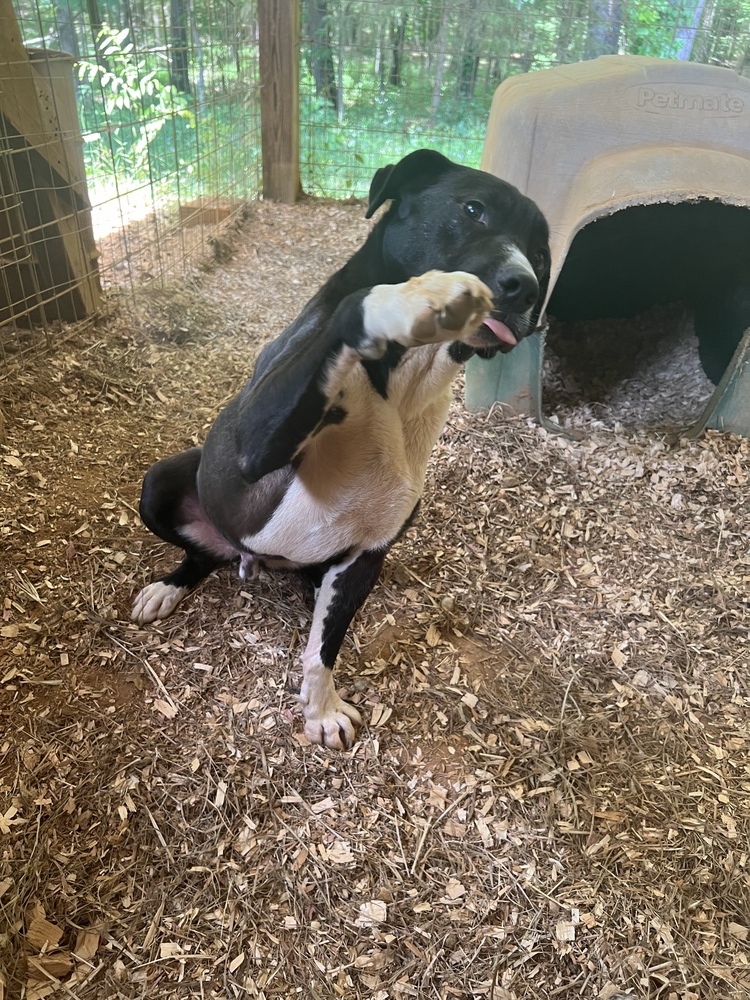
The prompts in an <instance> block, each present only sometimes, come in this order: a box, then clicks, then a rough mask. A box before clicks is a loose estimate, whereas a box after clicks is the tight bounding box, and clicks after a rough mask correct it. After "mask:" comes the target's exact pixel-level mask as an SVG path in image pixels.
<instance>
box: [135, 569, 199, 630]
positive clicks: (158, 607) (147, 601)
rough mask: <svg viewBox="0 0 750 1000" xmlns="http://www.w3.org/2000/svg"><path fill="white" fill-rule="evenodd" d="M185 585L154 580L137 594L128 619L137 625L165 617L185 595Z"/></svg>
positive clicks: (186, 589) (186, 590)
mask: <svg viewBox="0 0 750 1000" xmlns="http://www.w3.org/2000/svg"><path fill="white" fill-rule="evenodd" d="M187 592H188V588H187V587H175V586H174V584H172V583H164V582H163V581H162V580H155V581H154V583H149V585H148V586H147V587H144V588H143V590H142V591H141V592H140V593H139V594H138V596H137V597H136V599H135V601H134V602H133V610H132V611H131V612H130V620H131V621H134V622H136V623H137V624H138V625H148V624H149V623H150V622H155V621H158V620H159V619H160V618H167V617H169V615H171V614H172V612H173V611H174V609H175V608H176V607H177V605H178V604H179V603H180V601H181V600H182V599H183V598H184V597H185V595H186V594H187Z"/></svg>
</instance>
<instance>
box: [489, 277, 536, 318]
mask: <svg viewBox="0 0 750 1000" xmlns="http://www.w3.org/2000/svg"><path fill="white" fill-rule="evenodd" d="M497 287H498V296H497V298H498V305H499V306H501V307H503V308H506V309H513V310H514V311H515V312H525V311H526V310H527V309H530V308H531V306H533V305H534V303H535V302H536V299H537V296H538V295H539V282H538V281H537V280H536V278H535V276H534V274H533V273H532V272H531V271H528V270H526V268H521V267H507V268H503V270H502V271H500V273H499V274H498V276H497Z"/></svg>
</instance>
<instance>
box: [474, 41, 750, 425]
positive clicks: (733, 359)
mask: <svg viewBox="0 0 750 1000" xmlns="http://www.w3.org/2000/svg"><path fill="white" fill-rule="evenodd" d="M482 169H484V170H487V171H488V172H490V173H492V174H496V175H497V176H499V177H502V178H504V179H505V180H507V181H509V182H510V183H511V184H514V185H515V186H516V187H518V188H519V189H520V190H521V191H523V192H524V193H525V194H527V195H528V196H529V197H530V198H533V199H534V201H536V202H537V204H538V205H539V206H540V207H541V209H542V211H543V212H544V213H545V215H546V216H547V219H548V220H549V224H550V230H551V249H552V271H551V276H550V284H549V289H548V293H547V302H546V304H547V311H548V312H549V313H550V314H551V315H555V316H557V315H559V313H558V310H561V311H562V312H563V313H565V312H566V311H567V314H568V318H582V319H583V318H596V317H597V315H599V316H603V315H610V316H615V315H636V314H637V313H638V312H639V311H644V310H645V309H647V308H648V307H649V306H651V305H654V304H655V302H657V301H663V302H668V301H678V300H679V301H682V300H683V299H684V300H685V301H689V304H690V305H691V306H692V307H693V308H694V310H695V317H696V332H699V331H698V323H699V322H700V323H701V324H702V326H701V331H700V332H699V340H700V342H701V358H702V360H703V362H704V367H706V370H707V372H708V374H709V375H711V370H710V369H711V368H713V371H714V373H715V374H714V375H712V376H711V377H712V378H713V379H714V381H715V382H716V381H718V384H717V386H716V390H715V392H714V394H713V396H712V397H711V399H710V400H709V402H708V404H707V405H706V407H705V409H704V411H703V413H702V415H701V417H700V419H699V420H698V422H697V423H696V425H695V427H694V428H693V431H692V432H693V433H698V432H700V431H701V430H702V429H703V428H704V427H707V426H709V427H716V428H720V429H724V430H730V431H734V432H736V433H740V434H744V435H746V436H750V329H748V328H750V80H748V79H744V78H742V77H740V76H738V75H737V74H736V73H734V72H733V71H731V70H727V69H720V68H716V67H712V66H704V65H699V64H697V63H683V62H675V61H672V60H662V59H651V58H645V57H640V56H603V57H600V58H599V59H595V60H592V61H590V62H583V63H576V64H573V65H568V66H560V67H558V68H555V69H549V70H542V71H540V72H537V73H532V74H528V75H524V76H517V77H511V78H509V79H508V80H506V81H505V82H504V83H503V84H501V86H500V87H499V88H498V89H497V91H496V93H495V97H494V101H493V104H492V110H491V113H490V120H489V125H488V130H487V137H486V140H485V146H484V156H483V159H482ZM571 251H573V252H571ZM608 305H611V307H612V308H611V309H608ZM550 306H551V307H552V308H550ZM628 308H630V312H627V311H626V312H623V311H622V310H623V309H626V310H627V309H628ZM618 310H620V311H619V312H618ZM743 332H744V335H743ZM543 352H544V338H543V337H540V336H534V337H531V338H529V339H527V340H525V341H522V343H521V344H520V345H519V346H518V347H517V348H515V349H514V350H513V351H512V352H511V353H510V354H507V355H498V356H497V357H496V358H495V359H494V360H493V361H489V362H487V361H479V360H474V361H472V362H470V364H469V367H468V370H467V376H466V403H467V406H468V407H469V408H470V409H480V408H483V407H488V406H490V405H492V404H493V403H494V402H496V401H499V402H501V403H503V404H505V405H506V406H508V407H509V408H510V409H511V410H512V411H515V412H518V413H526V414H529V415H532V416H534V417H536V418H537V419H538V420H540V421H541V422H542V423H545V424H547V422H546V421H545V420H544V417H543V414H542V407H541V403H542V398H541V396H542V389H541V385H542V361H543ZM706 359H708V363H707V360H706ZM722 372H723V374H722ZM547 426H550V425H549V424H547ZM552 426H554V427H555V429H558V430H559V428H557V426H556V425H552Z"/></svg>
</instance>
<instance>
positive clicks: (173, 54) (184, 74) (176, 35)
mask: <svg viewBox="0 0 750 1000" xmlns="http://www.w3.org/2000/svg"><path fill="white" fill-rule="evenodd" d="M169 7H170V30H169V82H170V83H171V84H172V86H173V87H174V88H175V90H179V91H180V93H182V94H189V93H190V90H191V88H190V72H189V69H190V66H189V60H188V55H189V51H188V29H187V4H186V2H185V0H170V5H169Z"/></svg>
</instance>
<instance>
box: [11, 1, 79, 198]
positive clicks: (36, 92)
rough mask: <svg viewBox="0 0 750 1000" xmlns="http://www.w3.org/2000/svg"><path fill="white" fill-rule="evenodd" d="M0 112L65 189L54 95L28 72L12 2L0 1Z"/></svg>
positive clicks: (67, 178) (66, 170) (67, 177)
mask: <svg viewBox="0 0 750 1000" xmlns="http://www.w3.org/2000/svg"><path fill="white" fill-rule="evenodd" d="M0 113H2V115H3V117H4V118H5V119H6V120H7V121H8V122H9V123H10V125H11V126H12V127H13V128H14V129H15V130H16V131H17V132H18V134H19V135H20V136H23V138H24V140H25V141H26V143H28V145H29V146H31V147H32V148H33V149H35V150H36V151H37V152H38V153H39V154H40V155H41V156H43V157H44V159H45V160H46V161H47V163H48V164H49V165H50V167H51V168H52V170H53V171H54V173H55V174H56V175H57V176H58V178H59V179H58V180H55V178H53V183H57V184H60V183H61V182H62V184H63V186H67V185H68V184H69V183H70V182H71V181H75V180H76V178H75V177H71V171H70V162H69V157H68V155H67V152H66V150H65V148H64V146H63V142H62V139H61V137H60V134H59V131H58V129H59V126H58V123H57V119H56V117H55V96H54V95H53V93H52V90H51V89H50V86H49V84H48V83H47V81H46V80H45V79H43V78H42V77H40V76H38V75H37V74H36V73H34V72H33V71H32V69H31V63H30V62H29V59H28V57H27V55H26V50H25V49H24V47H23V41H22V39H21V31H20V29H19V27H18V22H17V21H16V15H15V12H14V10H13V3H12V0H0Z"/></svg>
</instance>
